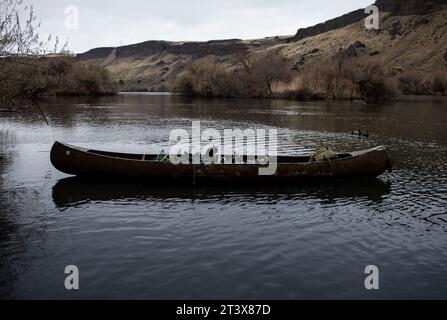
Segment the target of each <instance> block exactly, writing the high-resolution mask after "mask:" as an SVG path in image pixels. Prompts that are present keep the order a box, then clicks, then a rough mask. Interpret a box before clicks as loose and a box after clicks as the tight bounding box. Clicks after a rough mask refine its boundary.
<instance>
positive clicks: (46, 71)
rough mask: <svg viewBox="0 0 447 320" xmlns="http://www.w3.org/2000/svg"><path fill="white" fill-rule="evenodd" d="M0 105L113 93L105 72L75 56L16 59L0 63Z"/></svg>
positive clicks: (108, 77) (9, 105)
mask: <svg viewBox="0 0 447 320" xmlns="http://www.w3.org/2000/svg"><path fill="white" fill-rule="evenodd" d="M0 64H1V70H0V79H1V80H2V86H1V88H0V105H2V106H5V107H7V108H10V107H11V106H14V105H17V104H20V101H22V100H27V99H32V98H36V97H42V96H90V95H92V96H102V95H114V94H116V93H117V90H116V86H115V84H114V83H113V81H112V80H111V78H110V76H109V72H108V71H107V70H106V69H105V68H103V67H101V66H97V65H92V64H89V63H85V62H79V61H77V60H76V58H75V57H70V56H58V57H19V58H14V59H4V60H2V61H0Z"/></svg>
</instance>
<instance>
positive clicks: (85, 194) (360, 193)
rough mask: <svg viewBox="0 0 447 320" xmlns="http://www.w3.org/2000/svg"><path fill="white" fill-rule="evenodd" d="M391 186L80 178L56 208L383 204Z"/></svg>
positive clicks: (67, 185) (64, 189)
mask: <svg viewBox="0 0 447 320" xmlns="http://www.w3.org/2000/svg"><path fill="white" fill-rule="evenodd" d="M390 190H391V186H390V183H389V182H383V181H382V180H380V179H362V180H328V181H314V182H310V181H309V182H303V183H302V184H299V185H298V184H294V185H230V184H226V185H214V186H210V185H196V186H194V185H190V184H189V185H177V184H176V185H172V184H157V185H154V184H144V183H131V182H125V181H119V182H117V181H104V180H103V181H95V180H85V179H80V178H77V177H70V178H65V179H62V180H60V181H58V182H57V183H56V184H55V185H54V186H53V201H54V204H55V205H56V207H59V208H65V207H69V206H73V205H79V204H82V203H88V202H101V201H111V200H129V201H130V200H142V199H166V200H169V199H185V200H188V199H213V200H214V201H216V200H217V201H218V199H219V198H224V197H228V196H234V197H238V196H239V197H240V198H241V201H251V200H252V199H253V200H256V197H262V198H263V200H265V199H266V198H268V199H270V200H272V201H274V200H278V201H280V200H284V199H297V200H299V199H300V198H305V197H311V198H316V199H321V200H322V201H324V202H325V203H327V202H329V203H330V202H332V201H335V200H337V199H346V198H360V197H362V198H367V199H368V200H370V201H373V202H381V201H382V200H383V198H384V196H385V195H386V194H389V193H390Z"/></svg>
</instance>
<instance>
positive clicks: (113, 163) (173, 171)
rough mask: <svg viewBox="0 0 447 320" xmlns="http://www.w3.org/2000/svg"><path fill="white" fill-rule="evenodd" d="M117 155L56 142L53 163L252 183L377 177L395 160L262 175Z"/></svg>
mask: <svg viewBox="0 0 447 320" xmlns="http://www.w3.org/2000/svg"><path fill="white" fill-rule="evenodd" d="M114 155H118V156H107V155H104V154H98V153H95V152H92V150H88V149H84V148H78V147H74V146H70V145H67V144H63V143H60V142H55V143H54V145H53V147H52V149H51V163H52V164H53V166H54V167H55V168H56V169H58V170H59V171H61V172H63V173H66V174H69V175H74V176H80V177H88V178H91V177H95V178H96V177H101V178H113V179H117V178H130V179H143V180H158V179H160V180H166V179H179V180H194V181H199V180H232V181H233V180H240V181H250V182H260V181H263V182H265V181H272V182H273V181H282V180H295V179H298V180H300V179H301V180H302V179H307V178H347V177H377V176H379V175H381V174H382V173H384V172H385V171H386V170H387V169H390V168H391V160H390V158H389V157H388V155H387V153H386V150H385V148H383V147H378V148H374V149H370V150H366V151H361V152H354V153H352V156H351V157H348V158H344V159H338V160H332V161H330V162H329V161H321V162H313V163H309V162H301V163H297V162H290V163H278V165H277V171H276V173H275V174H274V175H271V176H261V175H259V168H261V167H266V166H261V165H255V164H215V165H205V164H200V165H192V164H191V165H182V164H180V165H173V164H171V163H170V162H169V161H148V160H142V159H143V155H141V156H140V155H125V154H122V156H120V154H114ZM289 158H290V157H289ZM292 159H293V158H292Z"/></svg>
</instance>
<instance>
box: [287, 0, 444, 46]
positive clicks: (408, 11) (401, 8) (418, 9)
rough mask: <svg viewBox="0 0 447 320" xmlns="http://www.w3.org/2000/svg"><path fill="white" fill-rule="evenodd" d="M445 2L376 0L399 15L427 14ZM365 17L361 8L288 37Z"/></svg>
mask: <svg viewBox="0 0 447 320" xmlns="http://www.w3.org/2000/svg"><path fill="white" fill-rule="evenodd" d="M443 4H447V0H377V1H376V2H375V5H376V6H377V7H378V8H379V10H380V12H381V13H385V12H388V13H391V14H392V15H399V16H408V15H425V14H428V13H430V12H433V11H436V10H439V9H440V7H441V6H442V5H443ZM365 17H366V15H365V10H364V9H359V10H356V11H353V12H350V13H348V14H345V15H343V16H341V17H337V18H335V19H331V20H328V21H326V22H324V23H320V24H317V25H315V26H311V27H308V28H302V29H298V32H297V33H296V35H295V36H294V37H292V38H290V39H288V42H291V41H300V40H301V39H304V38H307V37H312V36H316V35H319V34H322V33H325V32H328V31H331V30H336V29H340V28H344V27H346V26H349V25H351V24H353V23H356V22H358V21H360V20H363V19H365Z"/></svg>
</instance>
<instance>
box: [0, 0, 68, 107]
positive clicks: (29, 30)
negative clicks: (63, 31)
mask: <svg viewBox="0 0 447 320" xmlns="http://www.w3.org/2000/svg"><path fill="white" fill-rule="evenodd" d="M39 27H40V22H39V21H37V17H36V15H35V13H34V9H33V6H27V5H25V4H24V2H23V0H0V81H1V83H2V86H0V103H2V104H9V105H14V104H17V102H18V100H20V99H21V98H27V97H28V98H29V97H34V96H35V95H37V93H38V91H39V88H38V87H34V88H33V87H29V86H28V87H27V86H26V85H25V84H26V81H27V79H26V77H24V75H23V74H22V73H21V72H22V71H23V67H24V66H27V67H28V68H36V69H37V68H38V63H36V61H37V60H38V59H39V57H41V56H42V55H44V54H47V53H55V52H57V49H58V46H59V39H58V37H56V38H55V40H54V45H53V48H52V49H51V50H49V49H47V48H48V47H49V46H50V43H51V42H52V39H51V35H50V36H49V37H48V39H47V40H46V41H41V40H40V38H39V34H38V29H39ZM66 45H67V44H66V43H65V45H64V46H63V49H62V50H65V48H66Z"/></svg>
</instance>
